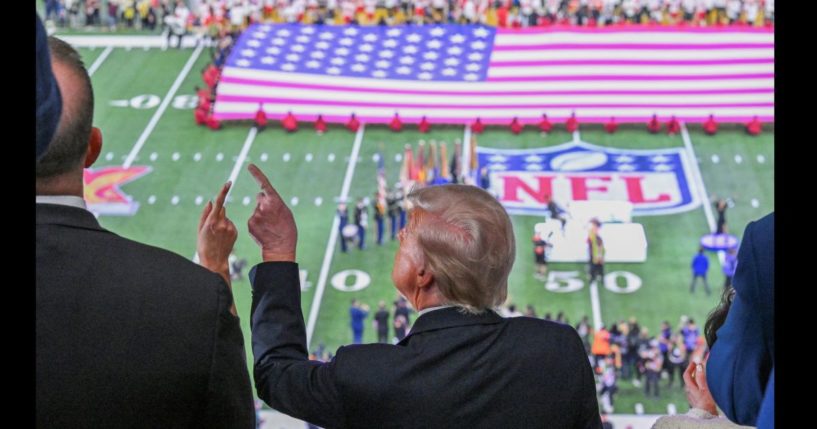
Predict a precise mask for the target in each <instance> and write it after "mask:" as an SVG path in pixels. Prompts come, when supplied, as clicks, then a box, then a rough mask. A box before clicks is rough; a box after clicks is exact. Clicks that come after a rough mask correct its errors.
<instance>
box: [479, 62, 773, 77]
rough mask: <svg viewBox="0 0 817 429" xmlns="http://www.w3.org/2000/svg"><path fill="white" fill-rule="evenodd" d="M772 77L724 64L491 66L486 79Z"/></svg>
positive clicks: (752, 67)
mask: <svg viewBox="0 0 817 429" xmlns="http://www.w3.org/2000/svg"><path fill="white" fill-rule="evenodd" d="M759 73H769V74H774V64H725V65H706V66H616V65H611V66H560V67H552V66H551V67H548V66H517V67H491V68H490V69H488V77H489V78H490V77H507V76H598V75H604V76H609V75H613V76H632V75H645V74H649V75H650V76H710V75H728V74H759Z"/></svg>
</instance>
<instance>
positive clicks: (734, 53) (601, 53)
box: [491, 48, 774, 62]
mask: <svg viewBox="0 0 817 429" xmlns="http://www.w3.org/2000/svg"><path fill="white" fill-rule="evenodd" d="M747 58H774V49H771V48H757V49H718V50H695V49H689V50H686V49H666V50H646V49H621V50H605V49H598V50H596V49H582V50H563V49H557V50H550V51H549V50H541V51H517V50H513V51H493V52H492V53H491V61H492V62H494V61H556V60H623V59H626V60H668V61H672V60H732V59H747Z"/></svg>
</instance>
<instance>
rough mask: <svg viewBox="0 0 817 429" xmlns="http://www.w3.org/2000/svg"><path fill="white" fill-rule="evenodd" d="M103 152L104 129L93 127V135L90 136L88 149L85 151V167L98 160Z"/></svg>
mask: <svg viewBox="0 0 817 429" xmlns="http://www.w3.org/2000/svg"><path fill="white" fill-rule="evenodd" d="M101 152H102V131H100V129H99V128H97V127H91V135H90V137H88V151H86V152H85V168H88V167H90V166H92V165H93V164H94V162H96V159H97V158H99V154H100V153H101Z"/></svg>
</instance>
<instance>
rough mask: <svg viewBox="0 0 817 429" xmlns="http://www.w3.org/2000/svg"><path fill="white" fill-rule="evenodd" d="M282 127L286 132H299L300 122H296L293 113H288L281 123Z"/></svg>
mask: <svg viewBox="0 0 817 429" xmlns="http://www.w3.org/2000/svg"><path fill="white" fill-rule="evenodd" d="M281 126H283V127H284V129H285V130H287V131H288V132H290V133H291V132H294V131H297V130H298V121H297V120H295V116H294V115H293V114H292V113H287V115H286V117H284V120H283V121H281Z"/></svg>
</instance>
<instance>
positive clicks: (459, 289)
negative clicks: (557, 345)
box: [406, 185, 516, 313]
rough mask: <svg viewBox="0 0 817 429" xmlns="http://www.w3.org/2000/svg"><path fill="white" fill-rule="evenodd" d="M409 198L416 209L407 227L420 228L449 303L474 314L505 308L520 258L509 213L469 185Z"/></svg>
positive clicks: (425, 252)
mask: <svg viewBox="0 0 817 429" xmlns="http://www.w3.org/2000/svg"><path fill="white" fill-rule="evenodd" d="M406 198H407V199H408V201H409V202H410V203H411V204H412V206H413V207H412V217H411V222H412V224H410V225H409V227H410V228H412V229H415V228H416V229H415V231H416V232H415V234H416V237H417V242H418V244H419V246H420V248H421V249H422V252H423V255H424V257H425V261H426V264H427V266H428V267H429V269H430V271H431V273H432V274H433V275H434V279H435V282H436V284H437V288H438V289H439V290H440V293H441V294H442V295H443V297H444V298H445V299H446V300H447V301H448V303H449V304H453V305H457V306H460V307H462V308H464V309H465V310H466V311H468V312H470V313H482V312H483V311H485V310H486V309H489V308H494V307H496V306H498V305H500V304H502V303H503V302H504V301H505V299H506V297H507V295H508V276H509V275H510V272H511V268H512V267H513V262H514V259H515V257H516V242H515V238H514V234H513V225H512V224H511V219H510V217H509V216H508V213H507V212H506V211H505V208H503V207H502V205H500V204H499V202H498V201H497V200H496V199H495V198H494V197H493V196H491V195H490V194H489V193H488V192H486V191H484V190H482V189H480V188H477V187H475V186H467V185H443V186H431V187H427V188H422V189H416V190H413V191H411V193H409V194H408V196H407V197H406ZM420 225H421V226H420ZM418 226H420V227H418Z"/></svg>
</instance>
